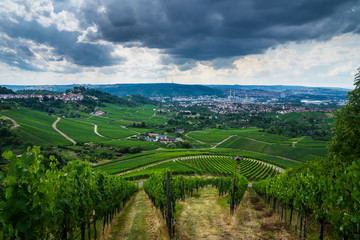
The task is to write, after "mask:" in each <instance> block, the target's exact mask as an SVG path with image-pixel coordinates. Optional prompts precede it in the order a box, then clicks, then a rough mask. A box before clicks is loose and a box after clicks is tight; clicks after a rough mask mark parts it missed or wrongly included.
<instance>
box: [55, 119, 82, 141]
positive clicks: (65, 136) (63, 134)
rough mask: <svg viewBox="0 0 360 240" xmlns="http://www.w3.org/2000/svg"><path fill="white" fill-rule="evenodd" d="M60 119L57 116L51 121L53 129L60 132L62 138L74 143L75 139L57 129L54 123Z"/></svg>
mask: <svg viewBox="0 0 360 240" xmlns="http://www.w3.org/2000/svg"><path fill="white" fill-rule="evenodd" d="M59 121H60V118H59V117H58V118H57V119H56V120H55V122H54V123H53V125H52V127H53V129H54V130H55V131H57V132H58V133H60V134H61V135H62V136H63V137H64V138H66V139H67V140H69V141H70V142H72V143H73V144H74V145H75V144H76V142H75V140H74V139H72V138H70V137H69V136H68V135H66V134H65V133H63V132H62V131H60V130H59V129H57V127H56V124H57V123H58V122H59Z"/></svg>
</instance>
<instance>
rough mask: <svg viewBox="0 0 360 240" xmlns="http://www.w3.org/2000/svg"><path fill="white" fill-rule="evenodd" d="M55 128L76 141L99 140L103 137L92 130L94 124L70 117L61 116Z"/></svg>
mask: <svg viewBox="0 0 360 240" xmlns="http://www.w3.org/2000/svg"><path fill="white" fill-rule="evenodd" d="M56 126H57V128H58V129H59V130H60V131H62V132H63V133H65V134H66V135H68V136H69V137H71V138H72V139H74V140H75V141H77V142H100V141H102V140H104V138H102V137H100V136H98V135H96V134H95V132H94V125H92V124H91V123H86V122H82V121H79V120H76V119H71V118H62V119H61V120H60V121H59V122H58V123H57V125H56Z"/></svg>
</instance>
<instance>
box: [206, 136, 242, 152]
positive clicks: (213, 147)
mask: <svg viewBox="0 0 360 240" xmlns="http://www.w3.org/2000/svg"><path fill="white" fill-rule="evenodd" d="M234 136H236V135H231V136H229V137H227V138H225V139H224V140H222V141H221V142H219V143H217V144H215V145H214V146H212V147H211V149H215V148H216V147H217V146H219V145H220V144H222V143H224V142H226V141H227V140H229V139H230V138H232V137H234Z"/></svg>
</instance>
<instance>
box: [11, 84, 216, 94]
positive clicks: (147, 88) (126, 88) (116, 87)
mask: <svg viewBox="0 0 360 240" xmlns="http://www.w3.org/2000/svg"><path fill="white" fill-rule="evenodd" d="M79 86H84V87H86V88H94V89H98V90H100V91H103V92H107V93H110V94H113V95H116V96H119V97H121V96H127V95H142V96H144V97H177V96H203V95H216V96H223V92H222V90H220V89H214V88H210V87H207V86H202V85H183V84H173V83H146V84H106V85H105V84H104V85H90V84H86V85H38V86H30V85H29V86H14V85H6V86H5V87H7V88H9V89H12V90H14V91H18V90H34V89H41V90H51V91H55V92H62V91H65V90H67V89H73V88H74V87H79Z"/></svg>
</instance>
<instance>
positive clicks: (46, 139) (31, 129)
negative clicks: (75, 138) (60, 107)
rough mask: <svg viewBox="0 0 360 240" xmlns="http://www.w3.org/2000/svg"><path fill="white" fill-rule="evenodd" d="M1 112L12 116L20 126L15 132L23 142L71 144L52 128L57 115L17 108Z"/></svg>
mask: <svg viewBox="0 0 360 240" xmlns="http://www.w3.org/2000/svg"><path fill="white" fill-rule="evenodd" d="M1 114H3V115H6V116H8V117H10V118H13V119H14V120H15V121H16V122H17V123H18V124H20V127H18V128H16V132H17V133H18V135H19V136H20V137H21V138H22V139H23V140H24V141H25V142H28V141H30V142H33V143H34V144H36V145H46V144H53V145H60V144H72V143H71V142H69V141H68V140H66V139H65V138H64V137H63V136H61V135H60V134H59V133H58V132H56V131H55V130H54V129H53V128H52V124H53V123H54V121H55V120H56V118H57V117H55V116H50V115H48V114H46V113H42V112H38V111H34V110H30V109H27V108H19V109H15V110H11V111H6V112H2V113H1Z"/></svg>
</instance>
